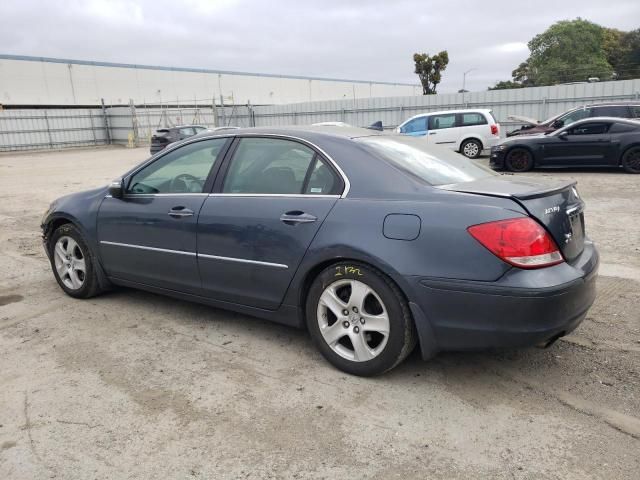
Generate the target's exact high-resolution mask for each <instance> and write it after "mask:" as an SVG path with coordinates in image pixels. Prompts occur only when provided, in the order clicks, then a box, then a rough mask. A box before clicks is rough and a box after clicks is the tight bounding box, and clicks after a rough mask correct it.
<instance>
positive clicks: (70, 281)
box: [49, 223, 101, 298]
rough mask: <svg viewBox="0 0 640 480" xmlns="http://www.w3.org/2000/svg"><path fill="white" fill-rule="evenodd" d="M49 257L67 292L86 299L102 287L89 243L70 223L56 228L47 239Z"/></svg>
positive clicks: (57, 276) (61, 284) (58, 279)
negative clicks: (48, 239)
mask: <svg viewBox="0 0 640 480" xmlns="http://www.w3.org/2000/svg"><path fill="white" fill-rule="evenodd" d="M49 258H50V260H51V268H52V270H53V274H54V276H55V277H56V280H57V281H58V285H60V287H61V288H62V290H64V292H65V293H66V294H67V295H70V296H72V297H75V298H89V297H93V296H95V295H97V294H98V293H100V291H101V288H100V285H99V282H98V277H97V273H96V269H95V265H94V261H93V258H92V257H91V252H90V250H89V246H88V245H87V243H86V242H85V240H84V238H83V236H82V234H81V233H80V231H79V230H78V229H77V228H76V227H75V226H73V225H72V224H70V223H67V224H64V225H62V226H60V227H58V228H57V229H56V230H55V231H54V232H53V234H52V235H51V239H50V241H49Z"/></svg>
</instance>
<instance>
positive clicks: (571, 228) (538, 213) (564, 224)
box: [437, 176, 585, 261]
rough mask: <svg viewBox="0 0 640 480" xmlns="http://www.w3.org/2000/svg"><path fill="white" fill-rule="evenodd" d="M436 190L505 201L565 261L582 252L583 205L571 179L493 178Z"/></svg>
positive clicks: (444, 186) (583, 233)
mask: <svg viewBox="0 0 640 480" xmlns="http://www.w3.org/2000/svg"><path fill="white" fill-rule="evenodd" d="M437 188H441V189H445V190H452V191H455V192H463V193H474V194H477V195H488V196H492V197H503V198H509V199H511V200H513V201H514V202H516V203H518V204H520V205H521V206H522V207H523V208H524V209H525V210H526V211H527V213H529V215H531V217H533V218H535V219H536V220H537V221H538V222H540V223H541V224H542V225H543V226H544V227H545V228H546V229H547V231H548V232H549V233H550V234H551V236H552V237H553V239H554V240H555V242H556V244H557V245H558V248H559V249H560V251H561V252H562V255H563V256H564V258H565V259H566V260H567V261H571V260H573V259H575V258H576V257H577V256H578V255H580V253H582V250H583V248H584V238H585V230H584V213H583V211H584V202H583V201H582V199H581V198H580V196H579V195H578V191H577V189H576V182H575V180H571V181H564V180H562V181H554V182H541V181H539V180H538V179H535V178H527V177H518V178H509V179H506V178H505V177H504V176H494V177H488V178H483V179H480V180H475V181H472V182H464V183H456V184H452V185H442V186H439V187H437Z"/></svg>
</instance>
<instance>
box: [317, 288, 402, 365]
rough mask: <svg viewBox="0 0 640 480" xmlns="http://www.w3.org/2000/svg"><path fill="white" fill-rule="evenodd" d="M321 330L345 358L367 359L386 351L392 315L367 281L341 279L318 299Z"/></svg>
mask: <svg viewBox="0 0 640 480" xmlns="http://www.w3.org/2000/svg"><path fill="white" fill-rule="evenodd" d="M317 318H318V325H319V327H320V333H321V334H322V337H323V338H324V340H325V342H326V343H327V345H329V347H330V348H331V349H332V350H333V351H334V352H335V353H337V354H338V355H340V356H341V357H343V358H345V359H347V360H351V361H354V362H366V361H369V360H372V359H374V358H375V357H377V356H378V355H379V354H380V353H382V351H383V350H384V348H385V346H386V344H387V340H388V338H389V330H390V323H389V315H388V313H387V309H386V308H385V305H384V303H383V302H382V300H381V299H380V296H379V295H378V294H377V293H376V292H375V291H374V290H373V289H372V288H371V287H370V286H369V285H367V284H366V283H363V282H360V281H358V280H347V279H345V280H338V281H336V282H333V283H331V284H330V285H328V286H327V287H326V288H325V289H324V291H323V292H322V294H321V295H320V299H319V301H318V309H317Z"/></svg>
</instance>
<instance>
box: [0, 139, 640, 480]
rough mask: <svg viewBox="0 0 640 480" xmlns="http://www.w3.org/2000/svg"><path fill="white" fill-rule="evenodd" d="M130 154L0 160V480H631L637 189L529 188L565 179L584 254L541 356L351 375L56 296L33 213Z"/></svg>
mask: <svg viewBox="0 0 640 480" xmlns="http://www.w3.org/2000/svg"><path fill="white" fill-rule="evenodd" d="M146 153H147V151H146V149H130V150H127V149H119V148H103V149H91V150H75V151H67V152H56V153H30V154H15V155H1V156H0V200H1V201H0V222H2V229H1V230H0V254H1V255H0V386H1V388H0V478H2V479H31V478H38V479H40V478H64V479H89V478H91V479H113V478H118V479H127V478H180V479H187V478H220V479H226V478H249V479H262V478H327V479H329V478H331V479H333V478H346V477H349V478H371V479H385V480H386V479H389V478H403V479H407V478H446V479H457V478H461V479H463V478H464V479H468V478H492V479H502V478H505V479H507V478H508V479H540V478H557V479H590V478H606V479H618V478H620V479H622V478H625V479H627V478H628V479H631V478H639V477H640V242H639V240H640V208H638V203H637V196H638V192H639V191H640V188H639V187H640V176H632V175H627V174H623V173H619V172H611V171H609V172H606V171H605V172H588V171H561V172H534V175H538V176H554V177H563V178H569V177H570V178H576V179H577V180H578V182H579V191H580V192H581V194H582V196H583V198H584V199H585V200H586V201H587V205H588V207H587V211H586V221H587V229H588V232H589V234H590V235H591V237H592V238H593V239H594V240H595V241H596V242H597V243H598V244H599V247H600V251H601V254H602V262H603V264H602V268H601V275H600V277H599V280H598V288H599V293H598V298H597V300H596V303H595V305H594V307H593V308H592V309H591V311H590V313H589V316H588V317H587V319H586V320H585V322H584V323H583V324H582V325H581V326H580V327H579V328H578V330H577V331H576V332H574V333H573V334H571V335H570V336H568V337H566V338H564V339H562V340H560V341H559V342H557V343H556V344H555V345H554V346H552V347H551V348H549V349H547V350H539V349H526V350H518V351H491V352H482V353H447V354H441V355H439V356H438V357H436V358H435V359H434V360H432V361H430V362H423V361H421V360H420V358H419V356H418V355H417V354H416V353H414V355H413V356H412V357H410V358H409V359H408V361H406V362H405V363H404V364H403V365H401V366H400V367H399V368H396V369H395V370H393V371H392V372H390V373H389V374H387V375H384V376H382V377H379V378H374V379H363V378H357V377H351V376H348V375H345V374H343V373H341V372H339V371H336V370H335V369H333V368H331V367H330V366H329V365H328V364H327V363H326V362H325V361H324V360H323V359H322V358H321V357H320V355H319V354H318V353H317V352H316V351H315V350H314V349H313V347H312V345H311V342H310V340H309V338H308V337H307V335H306V333H305V332H303V331H298V330H294V329H290V328H286V327H282V326H278V325H274V324H270V323H267V322H264V321H261V320H257V319H253V318H250V317H246V316H243V315H238V314H234V313H229V312H225V311H222V310H216V309H212V308H208V307H204V306H200V305H195V304H190V303H186V302H181V301H177V300H173V299H168V298H164V297H161V296H157V295H153V294H149V293H144V292H138V291H133V290H126V289H121V290H116V291H114V292H112V293H109V294H107V295H104V296H101V297H97V298H94V299H91V300H86V301H79V300H74V299H72V298H69V297H67V296H65V295H64V294H63V293H62V291H61V290H60V288H59V287H58V286H57V284H56V282H55V281H54V279H53V276H52V274H51V272H50V269H49V265H48V263H47V261H46V258H45V256H44V253H43V251H42V247H41V244H40V237H39V230H38V225H39V220H40V217H41V215H42V213H43V212H44V210H45V209H46V207H47V205H48V204H49V202H50V201H51V200H53V199H54V198H56V197H58V196H60V195H63V194H66V193H70V192H74V191H79V190H82V189H85V188H90V187H93V186H97V185H101V184H104V183H106V182H108V181H110V180H111V179H113V178H115V177H117V176H118V174H120V173H122V172H123V171H125V170H126V169H128V168H129V167H130V166H132V165H134V164H136V163H137V162H139V161H141V160H143V159H144V158H145V157H146V156H147V155H146ZM482 161H486V159H485V160H482Z"/></svg>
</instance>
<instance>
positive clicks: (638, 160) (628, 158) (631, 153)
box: [621, 146, 640, 173]
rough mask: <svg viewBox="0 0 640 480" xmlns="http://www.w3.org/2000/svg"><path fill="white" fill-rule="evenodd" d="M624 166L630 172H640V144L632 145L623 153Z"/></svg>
mask: <svg viewBox="0 0 640 480" xmlns="http://www.w3.org/2000/svg"><path fill="white" fill-rule="evenodd" d="M621 164H622V168H624V169H625V171H626V172H629V173H640V146H638V147H631V148H630V149H629V150H627V151H626V152H624V155H622V162H621Z"/></svg>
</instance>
